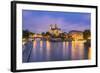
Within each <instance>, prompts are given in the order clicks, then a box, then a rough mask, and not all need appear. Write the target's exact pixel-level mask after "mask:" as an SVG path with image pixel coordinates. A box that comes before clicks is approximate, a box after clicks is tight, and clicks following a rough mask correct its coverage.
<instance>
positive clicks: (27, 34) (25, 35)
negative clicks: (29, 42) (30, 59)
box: [23, 30, 29, 38]
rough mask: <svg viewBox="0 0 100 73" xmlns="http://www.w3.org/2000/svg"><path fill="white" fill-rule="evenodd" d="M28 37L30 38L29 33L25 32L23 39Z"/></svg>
mask: <svg viewBox="0 0 100 73" xmlns="http://www.w3.org/2000/svg"><path fill="white" fill-rule="evenodd" d="M28 37H29V31H28V30H23V38H28Z"/></svg>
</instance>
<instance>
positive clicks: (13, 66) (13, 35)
mask: <svg viewBox="0 0 100 73" xmlns="http://www.w3.org/2000/svg"><path fill="white" fill-rule="evenodd" d="M17 4H29V5H32V4H35V5H50V6H65V7H66V6H68V7H81V8H91V9H92V8H93V9H96V19H95V20H96V23H95V24H96V25H95V26H96V36H95V37H96V41H95V44H96V59H95V62H96V64H95V65H85V66H72V67H53V68H39V69H22V70H17V69H16V67H17V65H16V62H17V59H16V46H17V44H16V41H17V40H16V35H17V33H16V22H17V21H16V16H17V15H16V8H17V6H16V5H17ZM97 24H98V7H97V6H90V5H74V4H58V3H43V2H28V1H11V71H12V72H23V71H42V70H55V69H73V68H88V67H97V66H98V55H97V54H98V49H97V48H98V47H97V46H98V45H97V44H98V43H97V42H98V40H97V39H98V37H97V34H98V30H97V27H98V26H97Z"/></svg>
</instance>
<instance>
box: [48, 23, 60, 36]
mask: <svg viewBox="0 0 100 73" xmlns="http://www.w3.org/2000/svg"><path fill="white" fill-rule="evenodd" d="M48 32H49V33H50V34H51V35H54V36H59V35H60V34H61V33H62V31H61V29H60V28H58V26H57V24H54V25H52V24H51V25H50V29H49V31H48Z"/></svg>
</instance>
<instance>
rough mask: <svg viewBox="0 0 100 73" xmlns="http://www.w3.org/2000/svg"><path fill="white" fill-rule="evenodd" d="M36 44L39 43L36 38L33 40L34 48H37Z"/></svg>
mask: <svg viewBox="0 0 100 73" xmlns="http://www.w3.org/2000/svg"><path fill="white" fill-rule="evenodd" d="M36 45H37V42H36V40H34V42H33V48H35V49H36Z"/></svg>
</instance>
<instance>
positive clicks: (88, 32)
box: [83, 30, 91, 40]
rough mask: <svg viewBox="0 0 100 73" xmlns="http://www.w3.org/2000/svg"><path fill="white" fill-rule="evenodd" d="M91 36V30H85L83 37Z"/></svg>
mask: <svg viewBox="0 0 100 73" xmlns="http://www.w3.org/2000/svg"><path fill="white" fill-rule="evenodd" d="M90 36H91V32H90V30H85V31H84V32H83V38H84V39H86V40H87V39H88V38H89V37H90Z"/></svg>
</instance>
